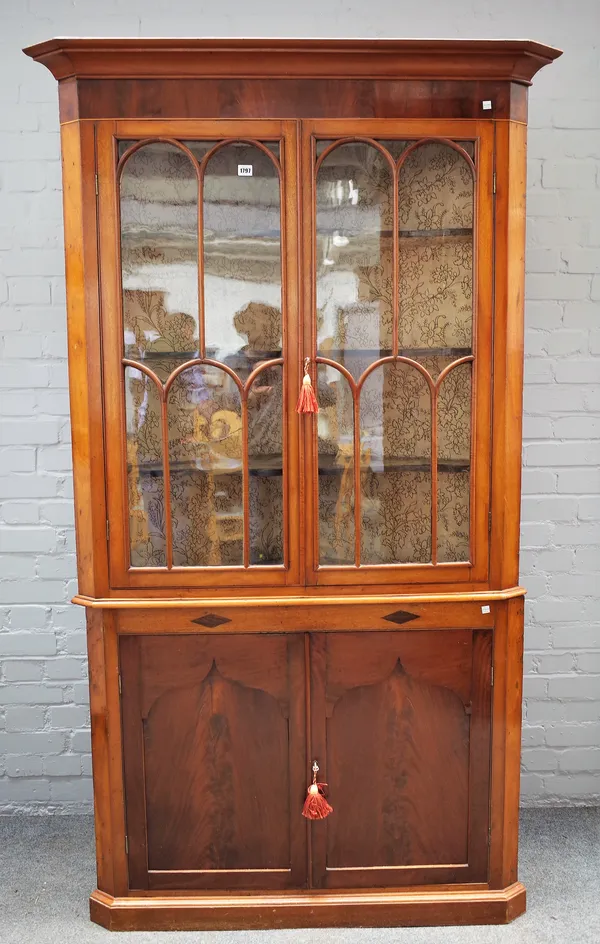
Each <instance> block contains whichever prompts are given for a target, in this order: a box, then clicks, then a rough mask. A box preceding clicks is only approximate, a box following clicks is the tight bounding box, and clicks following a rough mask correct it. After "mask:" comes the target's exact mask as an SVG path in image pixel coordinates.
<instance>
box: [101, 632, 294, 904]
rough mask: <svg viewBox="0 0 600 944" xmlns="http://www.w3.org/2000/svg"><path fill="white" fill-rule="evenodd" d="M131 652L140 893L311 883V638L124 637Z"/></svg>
mask: <svg viewBox="0 0 600 944" xmlns="http://www.w3.org/2000/svg"><path fill="white" fill-rule="evenodd" d="M120 654H121V677H122V712H123V751H124V758H125V761H124V763H125V790H126V809H127V833H128V841H129V883H130V888H136V889H144V888H149V889H169V888H178V889H185V888H190V889H192V888H204V889H215V890H217V889H235V888H237V889H261V888H263V889H278V888H288V887H302V886H303V885H304V884H305V881H306V841H305V840H306V829H305V823H304V821H303V820H302V818H301V816H300V815H299V812H298V813H297V815H295V813H296V811H299V810H301V808H302V802H303V799H304V788H305V785H304V770H305V766H306V765H305V736H304V732H305V727H304V644H303V638H302V636H294V635H288V636H285V635H272V636H261V637H256V636H243V635H239V636H224V635H213V636H209V635H193V636H154V637H144V636H125V637H123V638H122V640H121V650H120ZM290 810H291V811H292V815H290Z"/></svg>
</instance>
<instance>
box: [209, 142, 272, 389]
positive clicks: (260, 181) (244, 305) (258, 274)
mask: <svg viewBox="0 0 600 944" xmlns="http://www.w3.org/2000/svg"><path fill="white" fill-rule="evenodd" d="M240 166H244V167H246V168H247V167H250V168H251V169H252V174H251V176H239V172H238V168H239V167H240ZM203 213H204V247H203V251H204V316H205V338H206V356H207V357H211V358H214V359H216V360H221V361H224V362H225V363H227V364H229V366H230V367H233V368H234V369H235V370H237V369H240V368H248V369H251V368H253V367H256V366H257V364H258V363H259V362H260V361H262V360H265V359H267V358H272V357H278V356H280V353H281V343H282V325H281V218H280V182H279V174H278V172H277V167H276V165H275V164H274V163H273V160H272V159H271V158H270V157H269V155H268V154H265V153H264V152H263V151H261V150H260V149H259V148H257V147H255V146H253V145H247V144H241V143H232V144H227V145H225V146H224V147H222V148H220V149H219V150H218V151H217V152H216V153H215V154H214V155H213V156H212V157H210V158H209V160H208V162H207V164H206V170H205V176H204V205H203Z"/></svg>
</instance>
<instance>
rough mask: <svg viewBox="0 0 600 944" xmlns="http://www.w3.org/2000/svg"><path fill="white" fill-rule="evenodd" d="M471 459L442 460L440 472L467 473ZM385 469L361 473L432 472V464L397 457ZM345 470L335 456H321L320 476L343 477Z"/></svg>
mask: <svg viewBox="0 0 600 944" xmlns="http://www.w3.org/2000/svg"><path fill="white" fill-rule="evenodd" d="M470 465H471V462H470V459H440V461H439V462H438V472H467V471H468V470H469V468H470ZM382 466H383V467H377V468H373V466H372V465H361V467H360V471H361V472H370V473H371V475H385V474H387V473H388V472H431V462H430V461H429V460H428V459H419V458H412V457H403V456H401V457H397V458H389V459H384V460H383V463H382ZM344 471H346V470H345V468H343V467H342V466H340V465H337V464H336V461H335V456H329V455H320V456H319V475H341V474H342V473H343V472H344Z"/></svg>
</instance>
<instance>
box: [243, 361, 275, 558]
mask: <svg viewBox="0 0 600 944" xmlns="http://www.w3.org/2000/svg"><path fill="white" fill-rule="evenodd" d="M282 411H283V368H282V367H281V366H277V365H276V366H273V367H266V368H265V369H264V370H262V371H261V372H260V373H259V374H258V376H256V377H255V379H254V380H253V382H252V385H251V386H250V390H249V392H248V465H249V470H250V476H249V513H250V564H259V565H265V564H283V441H282V440H283V416H282Z"/></svg>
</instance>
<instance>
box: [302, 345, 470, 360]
mask: <svg viewBox="0 0 600 944" xmlns="http://www.w3.org/2000/svg"><path fill="white" fill-rule="evenodd" d="M471 353H472V349H471V348H470V347H402V348H399V349H398V355H399V356H400V357H410V358H412V359H413V360H415V359H416V358H418V357H457V358H458V357H468V356H469V355H470V354H471ZM349 355H354V356H355V357H372V358H373V360H379V358H381V357H391V355H392V349H391V348H380V349H379V350H377V349H376V348H371V349H369V348H348V349H342V348H332V349H331V350H330V351H327V352H324V351H319V352H318V353H317V357H327V358H328V359H329V360H331V361H335V360H337V361H338V362H341V361H342V360H343V359H344V358H346V357H348V356H349Z"/></svg>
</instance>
